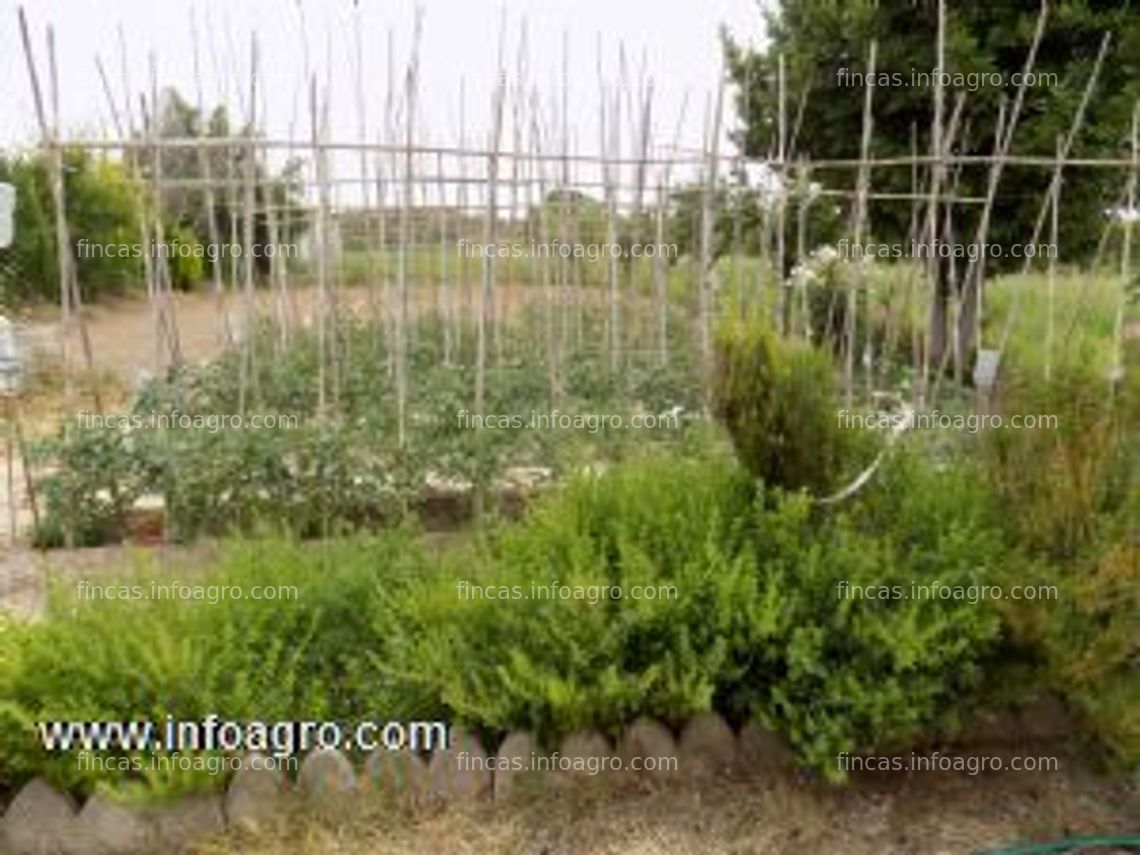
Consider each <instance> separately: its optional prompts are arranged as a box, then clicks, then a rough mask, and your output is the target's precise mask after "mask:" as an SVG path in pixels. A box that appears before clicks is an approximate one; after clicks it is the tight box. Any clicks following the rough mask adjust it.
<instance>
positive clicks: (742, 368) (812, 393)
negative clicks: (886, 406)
mask: <svg viewBox="0 0 1140 855" xmlns="http://www.w3.org/2000/svg"><path fill="white" fill-rule="evenodd" d="M716 345H717V365H716V373H715V375H714V377H713V402H714V407H715V412H716V416H717V418H718V419H719V420H720V421H721V422H722V423H723V424H724V425H725V427H726V428H727V429H728V432H729V435H730V436H731V437H732V441H733V444H734V445H735V446H736V451H737V454H738V455H739V457H740V459H741V461H742V462H743V463H744V465H745V467H747V468H748V470H749V471H750V472H751V473H752V474H753V475H754V476H756V477H757V478H760V479H762V480H763V481H764V482H765V483H766V484H771V485H777V486H781V487H786V488H788V489H791V490H798V489H807V490H809V491H812V492H817V493H822V492H825V491H827V490H828V489H829V488H831V487H832V486H834V485H835V484H836V483H839V480H840V479H841V478H842V477H843V476H844V475H845V474H846V471H847V469H848V468H849V460H850V459H851V458H852V452H853V450H854V446H855V444H856V442H857V440H856V439H855V438H854V435H853V434H851V433H847V434H844V433H843V432H842V431H841V430H840V428H839V421H838V419H837V417H836V415H837V412H838V409H839V407H838V399H837V396H836V392H835V379H834V368H833V366H832V364H831V361H830V359H829V358H828V357H827V355H826V354H824V353H823V352H821V351H819V350H816V349H815V348H813V347H812V346H811V345H810V344H809V343H807V342H804V341H802V340H781V339H779V338H777V336H776V334H775V333H774V332H772V330H771V328H770V327H769V326H768V325H766V324H764V323H763V322H761V321H758V320H757V319H755V318H744V319H741V318H731V319H728V320H726V321H725V323H724V324H723V326H722V327H721V328H720V330H719V331H718V336H717V342H716Z"/></svg>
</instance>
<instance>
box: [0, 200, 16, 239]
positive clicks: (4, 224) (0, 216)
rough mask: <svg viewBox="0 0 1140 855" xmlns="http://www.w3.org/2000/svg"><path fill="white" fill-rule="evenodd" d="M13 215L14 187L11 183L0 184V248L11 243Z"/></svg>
mask: <svg viewBox="0 0 1140 855" xmlns="http://www.w3.org/2000/svg"><path fill="white" fill-rule="evenodd" d="M15 216H16V188H15V187H13V186H12V185H11V184H0V249H3V248H4V247H6V246H11V245H12V235H13V232H14V231H15V227H14V225H13V220H14V218H15Z"/></svg>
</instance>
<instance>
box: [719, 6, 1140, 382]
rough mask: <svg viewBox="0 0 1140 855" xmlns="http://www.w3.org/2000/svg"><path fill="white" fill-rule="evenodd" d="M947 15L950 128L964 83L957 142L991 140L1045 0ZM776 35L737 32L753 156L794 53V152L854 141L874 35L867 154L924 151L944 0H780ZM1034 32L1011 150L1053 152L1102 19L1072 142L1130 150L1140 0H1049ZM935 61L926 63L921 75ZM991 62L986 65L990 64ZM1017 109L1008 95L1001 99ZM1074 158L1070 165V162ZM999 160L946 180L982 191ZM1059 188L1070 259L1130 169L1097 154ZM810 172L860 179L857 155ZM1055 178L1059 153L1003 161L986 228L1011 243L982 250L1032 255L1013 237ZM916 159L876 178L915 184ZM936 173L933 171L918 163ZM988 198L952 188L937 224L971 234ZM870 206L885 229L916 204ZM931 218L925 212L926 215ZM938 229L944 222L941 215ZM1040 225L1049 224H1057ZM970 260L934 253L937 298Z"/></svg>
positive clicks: (1009, 261)
mask: <svg viewBox="0 0 1140 855" xmlns="http://www.w3.org/2000/svg"><path fill="white" fill-rule="evenodd" d="M946 7H947V11H946V30H945V65H946V67H945V68H944V69H942V71H943V72H944V75H943V79H944V80H945V81H946V84H947V85H946V89H945V105H946V108H945V113H944V115H945V119H944V122H945V124H944V128H945V126H946V124H948V123H949V117H950V115H951V114H952V112H953V106H954V105H955V103H956V101H957V98H958V97H959V95H960V96H961V97H962V98H963V99H964V100H963V102H962V111H961V116H960V120H959V124H958V132H957V135H956V138H955V140H954V144H953V153H954V154H964V155H987V156H988V155H991V154H992V153H993V152H994V139H995V131H996V126H997V123H998V121H999V116H1001V115H1006V116H1008V115H1009V113H1010V112H1011V111H1010V110H1009V109H1008V108H1009V107H1010V105H1012V104H1013V102H1014V101H1015V98H1016V95H1017V91H1018V82H1019V80H1018V78H1017V76H1016V75H1018V74H1019V73H1020V72H1022V71H1023V68H1024V65H1025V62H1026V57H1027V55H1028V54H1029V51H1030V47H1031V45H1032V43H1033V38H1034V31H1035V28H1036V23H1037V19H1038V14H1039V11H1040V8H1041V6H1040V3H1038V2H1036V1H1035V0H1004V2H1000V3H994V2H992V0H961V2H959V0H947V3H946ZM764 14H765V16H766V19H767V27H768V36H769V40H768V42H767V43H766V44H765V46H764V47H763V48H762V49H760V50H758V51H750V50H747V49H745V48H743V47H741V46H740V45H739V44H737V43H736V42H734V41H733V40H732V39H731V37H728V38H726V53H727V57H728V64H729V69H730V73H731V75H732V78H733V81H734V83H735V85H736V102H737V107H738V115H739V116H741V119H742V122H741V125H740V127H739V128H738V129H737V131H736V137H737V140H738V142H739V144H740V145H742V146H743V148H744V150H745V152H746V154H748V155H749V156H763V155H765V154H766V153H768V152H770V151H772V150H774V148H775V145H774V141H773V140H774V134H775V129H776V127H777V122H778V117H779V101H778V96H779V93H778V91H777V84H776V80H777V75H776V68H777V63H778V57H779V56H780V55H781V54H783V56H784V57H785V63H786V68H787V80H786V87H787V88H786V98H787V108H786V109H787V120H788V123H789V126H791V127H792V128H793V131H794V134H793V139H792V142H793V144H794V147H795V149H794V152H793V155H794V156H797V157H798V156H803V157H807V158H810V159H815V160H819V159H855V158H858V157H859V139H860V130H861V124H862V105H863V97H862V96H863V87H864V84H865V80H864V78H863V75H864V74H865V73H866V71H867V69H866V62H867V56H868V50H869V46H870V43H871V41H872V40H875V41H877V43H878V60H877V73H876V79H875V84H876V90H875V96H874V121H875V126H874V137H873V139H872V142H871V150H870V156H871V157H872V158H884V157H897V156H906V155H908V154H910V152H911V147H912V145H915V144H917V149H918V152H919V153H920V154H929V153H931V151H932V146H931V124H932V122H931V119H932V116H933V112H934V97H933V88H932V86H931V82H932V72H934V71H935V70H936V66H937V46H936V45H937V27H938V3H937V0H884V2H865V0H852V2H833V0H778V2H777V3H775V4H774V5H773V6H772V7H771V8H769V9H768V10H767V11H766V12H765V13H764ZM1045 21H1046V23H1045V29H1044V33H1043V37H1042V40H1041V42H1040V46H1039V48H1038V52H1037V56H1036V61H1035V64H1034V72H1035V73H1036V74H1037V78H1036V81H1035V83H1034V85H1031V86H1028V87H1027V88H1026V94H1025V100H1024V104H1023V106H1022V109H1021V112H1020V118H1019V122H1018V124H1017V127H1016V131H1015V133H1014V136H1013V138H1012V144H1011V147H1010V150H1009V152H1008V154H1009V155H1010V156H1012V157H1020V156H1028V155H1032V156H1038V157H1044V158H1054V157H1055V156H1056V153H1057V141H1058V138H1059V137H1063V136H1064V135H1065V134H1066V133H1067V132H1068V130H1069V127H1070V123H1071V122H1072V120H1073V117H1074V115H1075V113H1076V112H1077V110H1078V106H1079V104H1080V102H1081V99H1082V95H1083V92H1084V89H1085V86H1086V83H1087V81H1088V79H1089V77H1090V74H1091V72H1092V70H1093V67H1094V65H1095V61H1096V57H1097V54H1098V51H1099V49H1100V46H1101V42H1102V39H1103V38H1104V35H1105V33H1110V34H1111V41H1110V42H1109V52H1108V54H1107V56H1106V59H1105V61H1104V63H1103V67H1102V68H1101V70H1100V73H1099V77H1098V82H1097V86H1096V88H1095V90H1094V92H1093V96H1092V99H1091V101H1090V103H1089V106H1088V110H1087V112H1086V114H1085V117H1084V124H1083V128H1082V130H1081V132H1080V133H1079V134H1078V136H1077V137H1076V139H1075V144H1074V147H1073V149H1072V150H1071V152H1070V156H1072V157H1127V155H1128V145H1129V142H1128V134H1129V121H1130V116H1131V112H1132V109H1133V105H1134V104H1135V102H1136V100H1137V98H1140V9H1138V8H1137V7H1136V6H1135V4H1133V3H1131V2H1129V0H1100V2H1097V0H1061V2H1056V3H1050V4H1049V9H1048V14H1047V17H1046V19H1045ZM923 75H925V77H924V76H923ZM983 75H985V76H984V77H983ZM1003 104H1004V105H1005V107H1006V109H1005V110H1004V111H1003V109H1002V107H1003ZM1071 174H1075V170H1071ZM988 175H989V167H988V164H984V163H982V164H977V165H969V166H962V167H959V168H956V169H954V170H952V171H951V173H950V174H949V175H947V176H946V181H945V184H944V188H943V189H944V190H945V189H946V187H948V186H951V185H952V186H954V187H955V188H956V190H957V192H956V195H957V196H958V197H974V198H980V197H984V196H985V195H986V185H987V181H988ZM1079 176H1080V177H1079V180H1068V181H1066V182H1065V184H1064V189H1063V207H1062V209H1061V220H1060V240H1059V243H1060V246H1061V249H1062V252H1063V257H1064V258H1065V259H1066V260H1071V261H1080V260H1085V259H1088V258H1089V257H1090V255H1091V254H1092V253H1093V251H1094V249H1095V247H1096V245H1097V242H1098V240H1099V238H1100V235H1101V232H1102V229H1103V228H1104V225H1105V211H1106V209H1107V208H1109V207H1111V206H1113V205H1114V204H1118V203H1119V192H1120V188H1121V186H1122V178H1121V173H1119V172H1116V171H1114V170H1108V169H1095V168H1089V169H1084V170H1082V171H1080V174H1079ZM813 178H814V179H816V180H818V181H821V182H824V183H825V184H827V185H829V186H832V187H840V188H848V189H849V188H851V187H852V186H853V184H854V172H853V170H842V171H840V170H814V171H813ZM1051 178H1052V169H1051V168H1042V167H1040V166H1037V167H1032V166H1022V165H1011V166H1007V167H1006V168H1005V169H1004V170H1003V172H1002V174H1001V181H1000V185H999V186H998V192H997V196H996V199H995V204H994V207H993V212H992V215H991V218H990V222H989V230H988V242H989V243H990V244H991V245H994V246H996V247H1001V249H1002V252H1001V257H998V258H993V257H988V258H987V259H986V267H987V268H988V269H989V270H991V271H1000V270H1006V269H1010V268H1011V267H1013V266H1015V265H1020V264H1021V263H1022V261H1023V259H1022V258H1020V257H1015V256H1014V255H1013V253H1012V251H1011V250H1012V248H1013V245H1014V244H1023V243H1026V242H1028V241H1031V240H1032V238H1033V234H1034V231H1035V225H1036V223H1037V220H1038V214H1039V211H1040V209H1041V206H1042V204H1043V202H1044V199H1045V196H1046V193H1047V191H1048V187H1049V184H1050V181H1051ZM911 180H912V178H911V173H910V170H909V169H907V168H890V169H888V168H882V169H876V170H875V171H874V172H873V186H874V189H875V190H876V191H888V192H896V193H905V192H907V191H909V190H910V186H911ZM923 180H924V183H923V185H921V186H924V187H925V186H929V172H928V171H927V170H924V171H923ZM981 207H982V206H980V205H962V204H948V205H947V207H945V208H943V209H942V210H941V211H940V212H939V218H938V221H939V222H940V223H941V224H949V229H948V230H947V231H942V232H941V233H940V234H939V235H938V236H937V237H938V238H939V239H942V240H946V241H952V242H955V243H962V244H969V243H970V242H972V241H973V239H974V235H975V232H976V229H977V225H978V219H979V216H980V212H981ZM870 215H871V216H870V222H871V225H872V230H873V233H874V235H875V238H876V239H877V240H879V241H892V242H893V241H899V242H907V241H909V240H910V239H912V238H913V237H918V238H919V239H921V237H922V236H921V235H917V236H916V235H914V234H912V233H911V223H912V209H911V205H910V203H909V202H905V201H898V202H892V201H882V200H879V201H875V202H874V203H873V204H872V205H871V207H870ZM921 221H922V218H919V222H921ZM940 229H941V227H940ZM1047 235H1048V231H1043V232H1042V234H1041V236H1040V237H1039V240H1046V239H1047V237H1046V236H1047ZM965 267H966V266H965V265H964V264H963V263H962V262H961V260H958V261H957V263H956V264H951V263H949V262H948V261H947V262H946V263H940V264H938V269H937V283H936V294H935V304H936V309H937V308H938V306H939V304H940V303H941V304H942V308H943V309H944V307H945V301H946V300H948V298H949V297H950V296H952V295H953V294H955V293H957V294H958V295H959V296H961V295H962V291H963V285H964V282H963V274H964V273H965ZM945 324H946V312H945V311H935V312H934V313H932V321H931V327H932V328H931V331H930V340H931V342H932V350H933V351H934V352H932V354H931V356H932V359H933V360H934V363H933V364H935V365H937V361H938V360H940V358H941V353H940V352H938V351H939V350H940V349H941V343H943V342H945V341H946V340H947V339H946V329H945ZM973 329H974V325H973V323H970V322H966V323H963V325H962V326H961V327H960V328H959V330H958V335H959V347H960V348H961V353H962V354H963V355H964V356H968V354H970V353H971V352H972V351H973V349H974V347H975V346H976V344H977V343H976V342H975V341H974V340H973Z"/></svg>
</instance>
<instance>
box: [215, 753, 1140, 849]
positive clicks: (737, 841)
mask: <svg viewBox="0 0 1140 855" xmlns="http://www.w3.org/2000/svg"><path fill="white" fill-rule="evenodd" d="M1024 750H1025V751H1028V750H1030V749H1024ZM1062 768H1063V769H1064V771H1061V772H1055V773H1048V774H1045V773H1041V774H1031V773H987V774H982V775H978V776H970V775H967V774H952V773H919V774H913V775H907V774H906V773H890V774H882V775H880V776H877V777H867V778H863V779H861V780H857V781H854V782H853V783H852V784H851V785H850V786H848V787H846V788H832V787H826V786H823V785H821V784H817V783H809V782H806V781H804V780H803V779H801V778H796V777H795V776H791V775H788V774H783V773H778V772H776V771H775V770H757V771H756V772H755V773H754V774H751V775H749V776H747V777H743V778H738V779H735V780H719V781H714V782H710V783H707V784H701V785H698V784H695V783H690V784H677V785H665V786H662V787H659V788H655V789H640V790H638V789H626V790H624V791H621V790H619V791H616V792H615V791H612V790H607V789H605V788H601V787H599V788H597V789H596V790H595V791H594V792H587V793H585V794H569V795H568V794H565V793H563V794H557V795H556V794H554V793H547V794H545V795H543V796H541V797H539V798H538V799H537V800H535V801H533V802H531V803H529V804H523V805H518V806H508V807H499V808H496V809H493V808H491V807H486V808H481V809H475V810H468V811H461V810H450V811H445V812H443V813H438V814H434V815H429V816H424V817H420V818H418V819H408V818H401V817H399V816H398V815H394V813H393V812H384V813H379V814H377V813H376V809H375V807H374V808H373V811H372V814H374V815H369V814H367V813H365V814H364V815H363V816H362V815H361V814H355V815H356V816H357V817H358V818H357V819H356V820H355V821H352V822H347V823H342V824H340V825H335V826H331V825H328V824H325V825H319V824H316V823H315V822H313V821H307V822H306V821H303V820H299V821H296V822H295V823H294V824H292V825H290V826H288V827H286V828H283V829H281V830H280V831H279V832H278V833H277V834H273V835H269V836H262V837H250V836H232V837H227V838H224V839H222V840H219V841H216V842H215V843H214V844H212V845H209V846H207V847H204V848H203V849H202V850H201V852H202V853H203V855H204V853H210V855H238V853H242V855H277V853H281V852H290V853H293V855H420V853H425V852H446V853H455V855H496V853H500V854H501V855H508V853H511V855H514V853H519V855H970V853H974V852H982V851H988V850H992V849H998V848H1002V847H1008V846H1010V845H1012V844H1014V843H1016V842H1024V841H1027V840H1033V841H1038V842H1042V841H1054V840H1058V839H1062V838H1067V837H1073V836H1078V835H1082V836H1085V835H1093V834H1097V833H1099V834H1111V833H1116V834H1123V833H1126V832H1129V831H1131V832H1133V833H1135V831H1136V829H1137V828H1138V827H1140V824H1138V820H1140V818H1138V817H1137V815H1136V813H1135V810H1136V807H1137V805H1136V804H1135V802H1133V803H1131V804H1129V802H1128V801H1127V799H1128V798H1130V797H1129V796H1128V795H1127V794H1125V793H1124V792H1123V791H1122V790H1120V789H1119V788H1117V787H1116V786H1114V785H1113V784H1111V783H1109V782H1107V781H1105V780H1102V779H1097V778H1093V777H1091V776H1090V775H1089V773H1087V772H1085V771H1083V770H1082V769H1081V768H1080V767H1079V766H1077V765H1063V767H1062ZM350 815H351V814H350ZM1080 851H1086V850H1080ZM1096 851H1097V853H1104V855H1112V853H1114V852H1122V850H1112V849H1097V850H1096Z"/></svg>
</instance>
